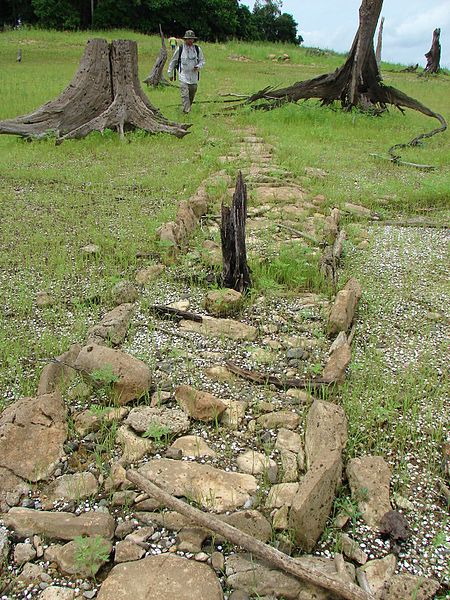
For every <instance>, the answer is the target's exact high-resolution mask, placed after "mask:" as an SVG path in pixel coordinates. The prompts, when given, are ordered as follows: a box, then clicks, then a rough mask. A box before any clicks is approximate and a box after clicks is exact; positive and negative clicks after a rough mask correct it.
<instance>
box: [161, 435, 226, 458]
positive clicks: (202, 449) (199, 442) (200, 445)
mask: <svg viewBox="0 0 450 600" xmlns="http://www.w3.org/2000/svg"><path fill="white" fill-rule="evenodd" d="M170 448H173V449H175V450H180V452H181V454H182V456H195V457H196V458H198V457H200V456H216V452H214V450H212V449H211V448H210V447H209V446H208V444H207V443H206V442H205V440H204V439H203V438H201V437H200V436H198V435H185V436H183V437H180V438H178V439H177V440H175V441H174V443H173V444H172V445H171V446H170Z"/></svg>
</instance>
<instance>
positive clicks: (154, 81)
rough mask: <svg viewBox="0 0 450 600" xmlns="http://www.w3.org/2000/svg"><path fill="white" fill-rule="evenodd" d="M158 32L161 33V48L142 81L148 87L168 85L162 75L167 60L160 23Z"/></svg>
mask: <svg viewBox="0 0 450 600" xmlns="http://www.w3.org/2000/svg"><path fill="white" fill-rule="evenodd" d="M159 32H160V34H161V50H160V51H159V54H158V57H157V59H156V60H155V63H154V65H153V68H152V70H151V71H150V75H149V76H148V77H146V78H145V79H144V83H146V84H147V85H148V86H149V87H150V86H152V87H157V86H158V85H169V83H168V81H167V80H166V79H165V77H164V75H163V72H164V65H165V64H166V61H167V48H166V41H165V39H164V34H163V32H162V29H161V25H160V26H159Z"/></svg>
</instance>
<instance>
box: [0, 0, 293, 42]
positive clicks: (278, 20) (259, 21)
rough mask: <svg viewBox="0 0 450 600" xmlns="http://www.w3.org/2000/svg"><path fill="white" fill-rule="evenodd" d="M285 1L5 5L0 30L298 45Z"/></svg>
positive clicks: (37, 0) (95, 0) (97, 0)
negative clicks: (190, 35)
mask: <svg viewBox="0 0 450 600" xmlns="http://www.w3.org/2000/svg"><path fill="white" fill-rule="evenodd" d="M281 7H282V0H256V3H255V6H254V9H253V11H250V10H249V8H248V7H247V6H244V5H242V4H241V3H240V0H2V2H1V3H0V27H1V26H2V25H7V26H13V27H14V26H16V25H17V21H18V19H19V18H20V19H21V21H22V22H24V23H31V24H34V23H36V24H37V25H38V26H40V27H46V28H48V29H89V28H91V27H92V28H94V29H112V28H116V27H120V28H127V29H133V30H135V31H142V32H144V33H156V32H159V25H160V24H161V26H162V29H163V31H164V32H165V33H166V34H168V35H176V36H178V37H181V36H182V35H183V33H184V32H185V31H186V30H187V29H194V30H195V33H196V34H197V35H198V36H199V37H200V38H201V39H203V40H209V41H225V40H228V39H232V38H235V37H237V38H239V39H242V40H268V41H272V42H277V41H279V42H283V43H293V44H296V43H299V42H300V38H298V37H297V23H296V22H295V21H294V19H293V17H292V15H289V14H287V13H281Z"/></svg>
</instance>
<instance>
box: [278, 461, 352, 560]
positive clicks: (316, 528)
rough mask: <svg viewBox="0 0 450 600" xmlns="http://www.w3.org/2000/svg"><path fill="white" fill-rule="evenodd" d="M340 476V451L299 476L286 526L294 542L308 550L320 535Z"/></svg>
mask: <svg viewBox="0 0 450 600" xmlns="http://www.w3.org/2000/svg"><path fill="white" fill-rule="evenodd" d="M341 477H342V460H341V457H340V454H335V455H334V456H333V457H332V458H330V459H327V460H324V461H323V462H320V463H317V464H315V465H314V466H313V467H312V468H311V469H310V470H309V471H307V472H306V475H305V476H304V478H303V479H302V481H301V482H300V485H299V489H298V492H297V494H296V495H295V496H294V498H293V500H292V506H291V510H290V513H289V527H290V528H291V529H292V530H293V534H294V536H295V540H296V542H297V544H298V545H299V546H300V547H301V548H302V549H303V550H305V551H306V552H310V551H311V550H312V549H313V548H314V546H315V545H316V543H317V540H318V539H319V538H320V536H321V535H322V532H323V530H324V528H325V524H326V522H327V519H328V517H329V516H330V513H331V509H332V507H333V501H334V497H335V493H336V489H337V486H338V485H339V483H340V482H341Z"/></svg>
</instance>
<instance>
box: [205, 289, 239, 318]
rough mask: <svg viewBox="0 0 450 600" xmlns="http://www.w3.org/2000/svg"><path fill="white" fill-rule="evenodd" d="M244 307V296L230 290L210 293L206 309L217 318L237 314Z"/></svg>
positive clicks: (206, 300)
mask: <svg viewBox="0 0 450 600" xmlns="http://www.w3.org/2000/svg"><path fill="white" fill-rule="evenodd" d="M241 305H242V294H241V293H240V292H236V291H235V290H233V289H230V288H224V289H221V290H213V291H211V292H208V294H207V295H206V298H205V308H206V310H207V311H208V312H210V313H211V314H212V315H214V316H215V317H228V316H230V315H233V314H235V313H236V312H237V311H238V310H239V308H240V307H241Z"/></svg>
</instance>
